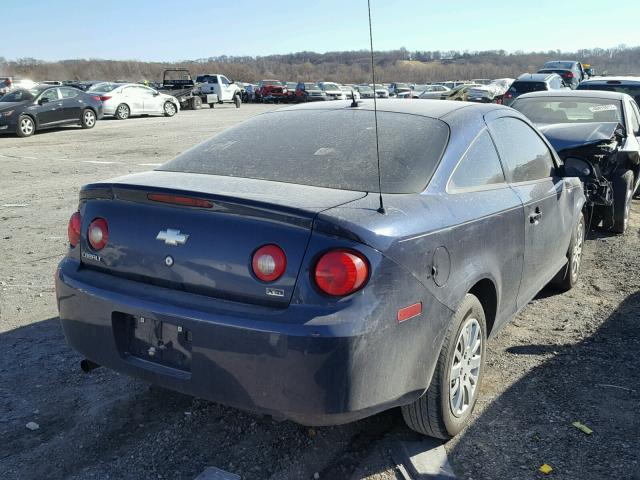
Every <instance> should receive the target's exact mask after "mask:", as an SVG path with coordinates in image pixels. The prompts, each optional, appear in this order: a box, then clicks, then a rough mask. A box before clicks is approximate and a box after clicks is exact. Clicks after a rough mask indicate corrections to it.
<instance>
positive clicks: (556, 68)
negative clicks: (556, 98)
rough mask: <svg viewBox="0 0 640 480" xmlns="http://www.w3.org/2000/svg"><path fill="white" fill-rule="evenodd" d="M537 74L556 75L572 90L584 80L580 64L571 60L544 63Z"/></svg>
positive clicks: (584, 75)
mask: <svg viewBox="0 0 640 480" xmlns="http://www.w3.org/2000/svg"><path fill="white" fill-rule="evenodd" d="M538 73H557V74H558V75H560V76H561V77H562V79H563V80H564V83H566V84H567V86H568V87H570V88H571V89H572V90H573V89H576V88H577V87H578V85H579V84H580V82H582V81H583V80H584V79H585V78H586V73H585V71H584V67H583V66H582V63H580V62H576V61H573V60H553V61H551V62H547V63H545V64H544V65H543V66H542V68H541V69H540V70H538Z"/></svg>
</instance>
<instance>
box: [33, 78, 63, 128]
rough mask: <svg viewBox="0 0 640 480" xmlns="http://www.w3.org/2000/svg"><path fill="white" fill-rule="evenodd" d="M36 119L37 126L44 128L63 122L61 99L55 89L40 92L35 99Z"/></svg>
mask: <svg viewBox="0 0 640 480" xmlns="http://www.w3.org/2000/svg"><path fill="white" fill-rule="evenodd" d="M37 104H38V107H37V108H36V118H37V120H38V126H40V127H46V126H51V125H55V124H57V123H60V122H63V121H64V113H63V110H62V99H61V98H60V92H59V91H58V88H57V87H53V88H49V89H47V90H45V91H44V92H42V93H41V94H40V96H39V97H38V99H37Z"/></svg>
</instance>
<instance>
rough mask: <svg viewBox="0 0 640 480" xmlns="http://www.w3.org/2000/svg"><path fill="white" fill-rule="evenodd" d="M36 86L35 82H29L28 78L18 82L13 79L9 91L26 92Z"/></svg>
mask: <svg viewBox="0 0 640 480" xmlns="http://www.w3.org/2000/svg"><path fill="white" fill-rule="evenodd" d="M36 85H38V83H37V82H34V81H33V80H29V79H28V78H21V79H19V80H18V79H15V78H14V79H13V84H12V86H11V89H15V88H24V89H26V90H29V89H30V88H33V87H35V86H36Z"/></svg>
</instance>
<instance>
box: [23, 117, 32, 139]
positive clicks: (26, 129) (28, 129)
mask: <svg viewBox="0 0 640 480" xmlns="http://www.w3.org/2000/svg"><path fill="white" fill-rule="evenodd" d="M33 130H34V125H33V120H31V119H30V118H23V119H22V120H20V131H21V132H22V134H23V135H25V136H29V135H31V134H32V133H33Z"/></svg>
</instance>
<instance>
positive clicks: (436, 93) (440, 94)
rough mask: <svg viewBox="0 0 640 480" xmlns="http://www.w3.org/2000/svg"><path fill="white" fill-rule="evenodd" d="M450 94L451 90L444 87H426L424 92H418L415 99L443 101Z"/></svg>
mask: <svg viewBox="0 0 640 480" xmlns="http://www.w3.org/2000/svg"><path fill="white" fill-rule="evenodd" d="M449 92H451V89H450V88H449V87H446V86H444V85H425V86H424V90H422V91H421V92H418V95H417V96H416V97H414V98H422V99H433V100H442V99H443V98H444V97H445V96H447V95H448V94H449Z"/></svg>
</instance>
